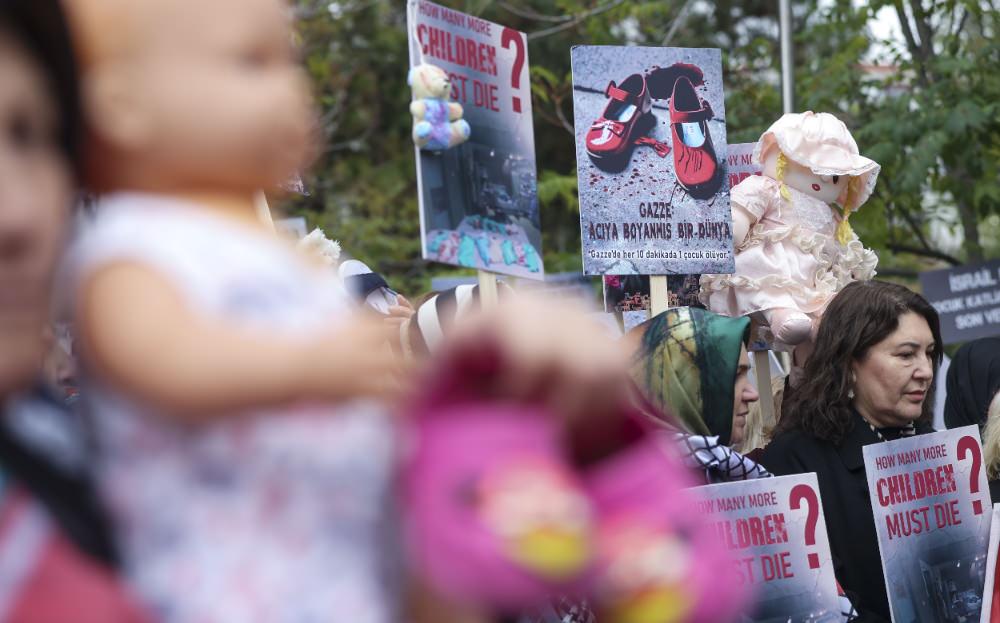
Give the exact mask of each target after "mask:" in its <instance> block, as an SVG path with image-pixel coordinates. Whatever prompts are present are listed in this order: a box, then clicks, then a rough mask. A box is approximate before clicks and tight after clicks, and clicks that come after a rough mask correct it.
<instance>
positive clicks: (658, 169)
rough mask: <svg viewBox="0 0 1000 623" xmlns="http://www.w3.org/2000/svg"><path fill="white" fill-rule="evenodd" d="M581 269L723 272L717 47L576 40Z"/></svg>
mask: <svg viewBox="0 0 1000 623" xmlns="http://www.w3.org/2000/svg"><path fill="white" fill-rule="evenodd" d="M572 67H573V111H574V121H575V128H576V153H577V173H578V176H579V195H580V224H581V229H582V238H583V272H584V274H588V275H596V274H610V275H629V274H641V275H671V274H697V273H732V272H733V270H734V262H733V237H732V217H731V214H730V208H729V180H728V177H727V176H726V175H725V169H726V166H725V165H726V158H727V146H726V121H725V103H724V100H723V91H722V53H721V51H720V50H717V49H688V48H644V47H634V46H629V47H615V46H578V47H575V48H573V53H572Z"/></svg>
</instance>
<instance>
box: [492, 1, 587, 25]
mask: <svg viewBox="0 0 1000 623" xmlns="http://www.w3.org/2000/svg"><path fill="white" fill-rule="evenodd" d="M497 5H499V7H500V8H501V9H503V10H504V11H507V12H508V13H513V14H514V15H517V16H518V17H523V18H525V19H533V20H535V21H536V22H554V23H556V24H562V23H564V22H568V21H570V20H572V19H573V16H572V15H542V14H541V13H536V12H535V11H532V10H531V9H522V8H520V7H516V6H514V5H512V4H510V3H509V2H498V3H497Z"/></svg>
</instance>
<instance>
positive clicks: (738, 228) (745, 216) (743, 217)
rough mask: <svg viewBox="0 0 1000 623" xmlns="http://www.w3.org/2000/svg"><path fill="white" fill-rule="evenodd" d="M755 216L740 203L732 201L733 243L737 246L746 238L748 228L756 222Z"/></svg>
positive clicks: (751, 227)
mask: <svg viewBox="0 0 1000 623" xmlns="http://www.w3.org/2000/svg"><path fill="white" fill-rule="evenodd" d="M757 220H758V219H757V216H756V215H754V214H753V213H752V212H751V211H750V210H747V209H746V208H745V207H743V206H742V205H740V204H738V203H736V202H735V201H734V202H733V244H734V245H735V246H736V248H739V247H740V246H741V245H742V244H743V241H744V240H746V239H747V236H748V235H749V234H750V230H751V229H753V226H754V225H755V224H757Z"/></svg>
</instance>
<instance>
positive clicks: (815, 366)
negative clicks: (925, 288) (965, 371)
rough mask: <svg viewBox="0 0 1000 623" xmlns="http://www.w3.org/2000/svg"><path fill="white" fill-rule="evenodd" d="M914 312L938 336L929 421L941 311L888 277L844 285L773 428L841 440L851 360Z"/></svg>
mask: <svg viewBox="0 0 1000 623" xmlns="http://www.w3.org/2000/svg"><path fill="white" fill-rule="evenodd" d="M908 312H913V313H915V314H918V315H919V316H921V317H923V318H924V320H926V321H927V326H928V327H930V330H931V335H933V336H934V345H935V348H934V354H933V362H934V363H933V365H934V371H935V379H934V381H932V383H931V387H930V390H929V391H928V393H927V396H926V397H925V399H924V405H923V415H922V416H921V420H922V421H930V419H931V417H932V409H933V405H934V383H935V382H936V380H937V379H936V372H937V367H938V364H939V363H940V362H941V356H942V353H943V351H944V345H943V344H942V342H941V328H940V323H939V321H938V315H937V312H936V311H935V310H934V308H933V307H932V306H931V304H930V303H928V302H927V300H926V299H924V297H922V296H920V295H919V294H917V293H916V292H913V291H911V290H909V289H907V288H905V287H903V286H900V285H896V284H894V283H887V282H884V281H855V282H853V283H850V284H848V285H847V286H846V287H844V289H843V290H841V291H840V293H838V294H837V296H835V297H834V298H833V300H832V301H831V302H830V305H829V306H828V307H827V308H826V311H825V312H824V313H823V321H822V322H821V323H820V326H819V334H818V336H817V337H816V344H815V349H814V350H813V354H812V356H810V357H809V360H808V361H807V362H806V365H805V368H804V370H803V379H802V381H801V383H800V384H799V385H798V386H797V387H795V388H794V389H792V390H790V391H789V393H788V395H786V396H785V405H784V408H783V411H784V415H783V416H782V419H781V420H780V422H779V423H778V426H777V427H776V430H775V432H776V433H778V432H782V431H786V430H801V431H803V432H806V433H808V434H810V435H812V436H814V437H816V438H817V439H823V440H826V441H830V442H833V443H835V444H839V443H840V442H841V441H843V439H844V436H845V435H846V434H847V432H848V431H850V429H851V426H853V418H852V417H851V399H850V398H849V397H848V392H849V391H850V390H851V384H852V383H851V364H852V363H853V362H855V361H858V360H861V359H863V358H864V357H865V355H867V354H868V350H869V349H870V348H871V347H872V346H875V345H876V344H878V343H879V342H881V341H882V340H884V339H885V338H887V337H888V336H889V335H890V334H892V333H893V332H894V331H895V330H896V328H897V327H898V326H899V317H900V316H902V315H904V314H906V313H908Z"/></svg>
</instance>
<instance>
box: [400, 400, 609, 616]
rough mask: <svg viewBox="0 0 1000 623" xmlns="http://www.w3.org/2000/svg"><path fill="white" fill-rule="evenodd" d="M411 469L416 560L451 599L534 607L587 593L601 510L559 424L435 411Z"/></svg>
mask: <svg viewBox="0 0 1000 623" xmlns="http://www.w3.org/2000/svg"><path fill="white" fill-rule="evenodd" d="M412 421H413V422H414V423H415V430H414V441H415V447H414V448H413V455H412V457H411V460H410V461H408V464H407V465H406V466H405V468H404V469H405V471H404V487H405V502H406V507H407V508H406V517H407V519H408V525H407V526H406V534H407V538H408V546H409V552H410V554H411V556H412V561H411V562H412V563H413V565H415V566H416V567H417V568H418V569H419V571H420V572H421V573H420V575H421V576H423V577H426V578H427V580H428V583H429V584H430V585H431V586H432V587H433V588H434V589H435V590H437V591H439V592H440V593H441V594H442V595H444V596H446V597H449V598H452V599H455V600H457V601H460V602H463V603H473V604H477V605H481V606H488V607H493V608H497V609H500V610H513V611H518V610H528V609H532V608H534V607H537V606H540V605H543V604H545V603H546V602H547V601H548V600H549V599H550V598H551V597H552V596H553V595H555V594H557V593H560V592H576V591H578V590H580V589H582V588H584V584H585V580H586V578H587V576H588V572H589V570H590V568H591V558H592V556H591V554H592V552H591V543H592V512H591V505H590V502H589V500H588V499H587V497H586V495H585V494H584V491H583V488H582V486H581V483H580V481H579V479H578V478H577V477H576V475H575V474H574V472H573V471H572V469H571V468H570V466H569V464H568V463H567V461H566V460H565V458H564V456H565V455H564V452H563V450H562V448H561V444H560V437H559V431H558V429H557V427H556V425H555V419H554V418H553V417H551V416H550V415H549V414H547V413H544V412H543V411H541V410H540V409H537V408H532V407H526V406H523V405H505V404H489V403H484V402H479V403H476V402H466V403H459V404H451V405H441V404H434V405H430V406H429V407H427V408H426V409H424V410H422V411H421V412H419V413H417V414H415V416H414V417H413V420H412Z"/></svg>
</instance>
